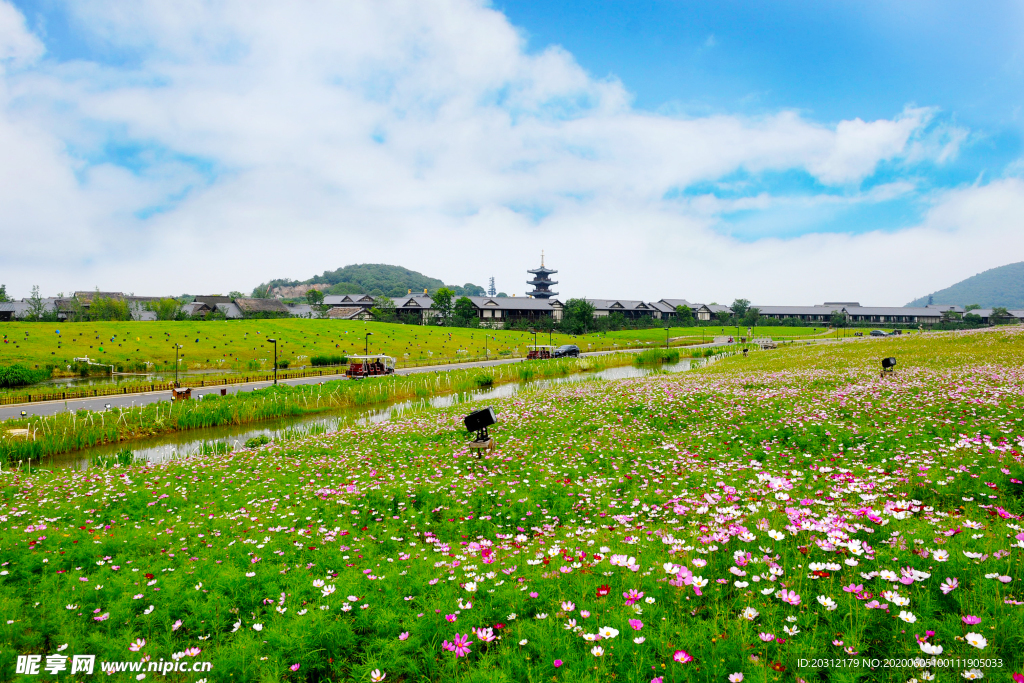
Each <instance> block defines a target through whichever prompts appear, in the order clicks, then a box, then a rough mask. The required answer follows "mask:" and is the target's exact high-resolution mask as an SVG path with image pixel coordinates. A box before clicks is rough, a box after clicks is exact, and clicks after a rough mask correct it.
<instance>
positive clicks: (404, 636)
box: [398, 631, 409, 640]
mask: <svg viewBox="0 0 1024 683" xmlns="http://www.w3.org/2000/svg"><path fill="white" fill-rule="evenodd" d="M398 639H399V640H409V632H408V631H402V632H401V633H399V634H398Z"/></svg>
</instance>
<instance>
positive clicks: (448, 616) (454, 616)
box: [444, 614, 458, 624]
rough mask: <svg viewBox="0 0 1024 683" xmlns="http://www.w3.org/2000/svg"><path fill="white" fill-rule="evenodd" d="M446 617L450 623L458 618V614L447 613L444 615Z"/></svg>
mask: <svg viewBox="0 0 1024 683" xmlns="http://www.w3.org/2000/svg"><path fill="white" fill-rule="evenodd" d="M444 619H445V621H447V622H448V623H449V624H454V623H455V620H456V619H458V617H457V616H456V615H454V614H446V615H444Z"/></svg>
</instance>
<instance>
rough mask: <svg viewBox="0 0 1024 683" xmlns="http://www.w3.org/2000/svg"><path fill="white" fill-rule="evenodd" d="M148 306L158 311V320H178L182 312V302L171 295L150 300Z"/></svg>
mask: <svg viewBox="0 0 1024 683" xmlns="http://www.w3.org/2000/svg"><path fill="white" fill-rule="evenodd" d="M146 307H147V308H148V309H149V310H151V311H153V312H154V313H156V319H157V320H177V318H178V314H179V313H180V312H181V302H180V301H178V300H177V299H172V298H170V297H167V298H164V299H159V300H157V301H150V302H149V303H148V304H147V305H146Z"/></svg>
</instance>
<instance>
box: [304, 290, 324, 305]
mask: <svg viewBox="0 0 1024 683" xmlns="http://www.w3.org/2000/svg"><path fill="white" fill-rule="evenodd" d="M323 302H324V293H323V292H321V291H320V290H319V289H310V290H309V291H307V292H306V303H308V304H309V305H310V306H316V305H318V304H322V303H323Z"/></svg>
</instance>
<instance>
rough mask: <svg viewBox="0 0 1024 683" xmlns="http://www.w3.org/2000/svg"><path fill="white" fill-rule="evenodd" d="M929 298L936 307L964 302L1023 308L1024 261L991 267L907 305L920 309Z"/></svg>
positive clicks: (990, 306) (985, 305) (979, 305)
mask: <svg viewBox="0 0 1024 683" xmlns="http://www.w3.org/2000/svg"><path fill="white" fill-rule="evenodd" d="M929 297H931V299H932V303H936V304H954V305H962V304H963V303H964V302H965V301H974V302H976V305H978V307H979V308H993V307H995V306H1003V307H1005V308H1013V309H1017V308H1024V261H1021V262H1018V263H1010V264H1008V265H1005V266H999V267H998V268H991V269H989V270H986V271H984V272H982V273H978V274H977V275H973V276H971V277H969V278H967V279H966V280H961V281H960V282H958V283H956V284H955V285H952V286H950V287H947V288H945V289H940V290H939V291H937V292H935V293H934V294H930V295H928V296H923V297H921V298H920V299H915V300H913V301H911V302H910V303H909V304H907V306H924V305H925V304H926V303H929V301H928V299H929ZM965 308H966V306H965Z"/></svg>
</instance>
